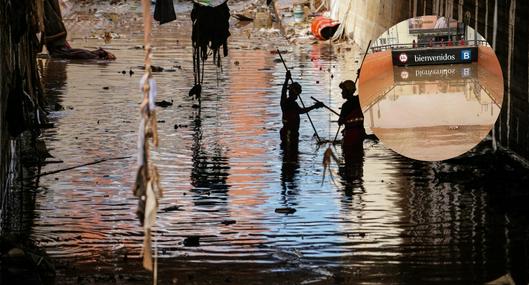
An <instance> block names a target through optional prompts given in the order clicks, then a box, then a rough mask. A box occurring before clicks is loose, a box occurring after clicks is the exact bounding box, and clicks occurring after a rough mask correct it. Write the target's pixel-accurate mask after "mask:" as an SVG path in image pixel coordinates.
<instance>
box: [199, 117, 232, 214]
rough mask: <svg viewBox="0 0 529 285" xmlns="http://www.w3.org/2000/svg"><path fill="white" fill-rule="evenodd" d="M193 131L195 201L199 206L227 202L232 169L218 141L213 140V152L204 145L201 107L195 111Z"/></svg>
mask: <svg viewBox="0 0 529 285" xmlns="http://www.w3.org/2000/svg"><path fill="white" fill-rule="evenodd" d="M193 132H194V133H193V145H192V147H191V150H192V157H191V160H192V162H193V167H192V169H191V185H193V187H194V188H193V189H192V191H193V192H194V193H195V195H196V197H195V199H194V203H195V205H197V206H212V205H216V204H218V203H219V202H221V203H223V204H225V203H226V200H227V197H228V195H227V192H228V189H229V187H230V186H229V185H228V184H227V180H228V176H229V169H230V167H229V166H228V164H227V161H228V159H227V158H226V157H225V156H224V154H223V151H222V148H221V147H220V146H219V145H218V143H215V142H213V146H212V147H211V153H208V150H207V149H206V147H205V146H204V144H203V139H202V136H203V134H202V119H201V111H200V109H199V110H198V111H196V112H195V118H194V119H193Z"/></svg>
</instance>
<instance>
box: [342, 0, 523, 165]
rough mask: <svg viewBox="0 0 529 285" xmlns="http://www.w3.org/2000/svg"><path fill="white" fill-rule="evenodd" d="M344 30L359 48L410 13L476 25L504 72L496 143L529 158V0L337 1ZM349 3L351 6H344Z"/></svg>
mask: <svg viewBox="0 0 529 285" xmlns="http://www.w3.org/2000/svg"><path fill="white" fill-rule="evenodd" d="M334 2H335V3H338V4H337V5H339V6H340V7H339V13H338V15H339V16H338V17H339V18H342V19H343V18H344V14H345V13H348V16H347V18H346V25H345V34H346V35H347V36H349V37H350V38H352V39H353V40H354V41H355V42H356V43H358V44H359V45H360V46H361V47H365V46H366V45H367V42H368V41H369V40H371V39H375V38H377V37H378V36H379V35H380V34H381V33H382V32H384V31H385V30H386V29H388V28H390V27H391V26H393V25H394V24H397V23H399V22H400V21H402V20H405V19H407V18H409V17H411V16H414V15H432V14H433V15H442V16H447V17H452V18H455V19H458V20H460V21H464V22H466V23H468V24H469V25H470V26H472V27H477V30H478V32H479V33H480V34H481V35H483V36H484V37H485V38H486V39H487V40H488V41H489V42H490V43H491V44H492V46H493V48H494V50H495V51H496V54H497V56H498V58H499V61H500V64H501V67H502V71H503V75H504V79H505V81H504V85H505V86H504V90H505V94H504V102H503V107H502V113H501V115H500V118H499V119H498V122H497V123H496V126H495V129H494V134H495V137H496V138H497V142H498V144H499V146H500V147H502V148H504V149H506V150H508V151H509V152H512V153H514V154H515V155H516V156H518V157H520V158H522V159H524V160H525V161H526V162H527V161H529V72H528V66H529V39H528V38H529V37H528V33H529V23H528V21H527V19H529V1H527V0H349V1H344V0H336V1H334ZM349 3H351V4H352V8H350V9H349V10H347V9H348V5H349Z"/></svg>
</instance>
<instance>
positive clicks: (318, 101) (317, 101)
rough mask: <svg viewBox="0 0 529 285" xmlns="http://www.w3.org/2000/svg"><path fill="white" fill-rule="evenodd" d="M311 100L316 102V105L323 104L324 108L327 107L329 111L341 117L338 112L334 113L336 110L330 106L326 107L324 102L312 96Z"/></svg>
mask: <svg viewBox="0 0 529 285" xmlns="http://www.w3.org/2000/svg"><path fill="white" fill-rule="evenodd" d="M310 99H312V100H314V101H316V103H321V104H323V107H325V108H326V109H327V110H329V111H331V112H333V113H334V114H336V115H337V116H340V114H339V113H338V112H336V111H334V110H333V109H331V108H330V107H329V106H327V105H325V104H324V103H323V102H322V101H320V100H318V99H316V98H314V97H312V96H310Z"/></svg>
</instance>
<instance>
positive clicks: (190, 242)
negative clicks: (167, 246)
mask: <svg viewBox="0 0 529 285" xmlns="http://www.w3.org/2000/svg"><path fill="white" fill-rule="evenodd" d="M184 246H200V237H199V236H190V237H186V238H185V239H184Z"/></svg>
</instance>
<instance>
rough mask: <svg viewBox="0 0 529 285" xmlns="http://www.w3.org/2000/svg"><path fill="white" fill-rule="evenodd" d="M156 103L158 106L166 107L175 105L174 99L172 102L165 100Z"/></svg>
mask: <svg viewBox="0 0 529 285" xmlns="http://www.w3.org/2000/svg"><path fill="white" fill-rule="evenodd" d="M154 104H155V105H156V106H158V107H162V108H166V107H169V106H173V100H171V102H169V101H165V100H162V101H157V102H155V103H154Z"/></svg>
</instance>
